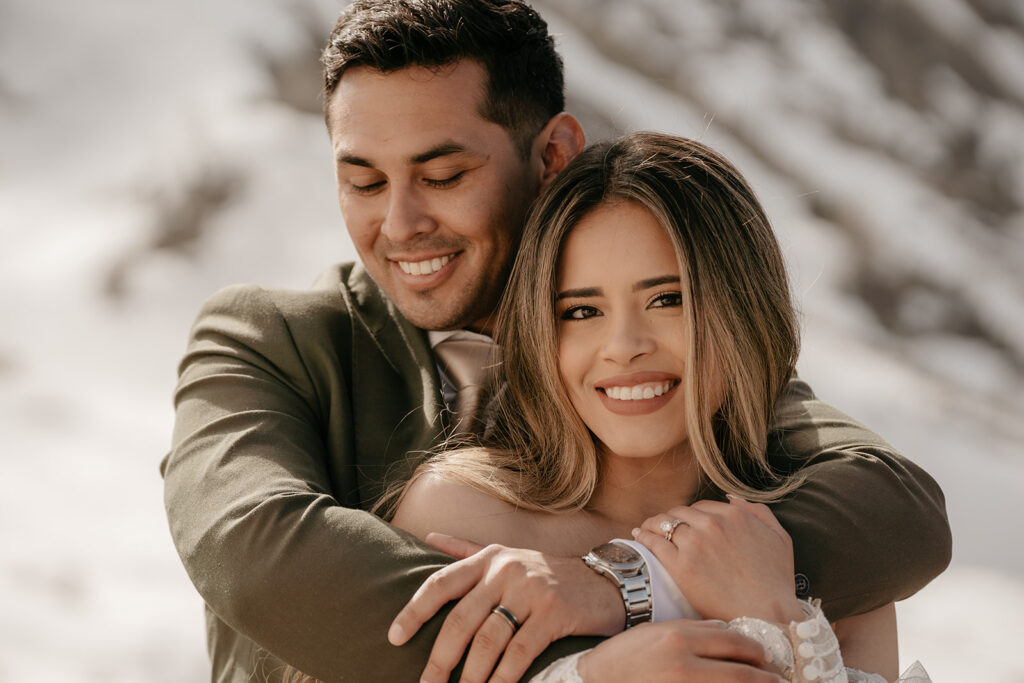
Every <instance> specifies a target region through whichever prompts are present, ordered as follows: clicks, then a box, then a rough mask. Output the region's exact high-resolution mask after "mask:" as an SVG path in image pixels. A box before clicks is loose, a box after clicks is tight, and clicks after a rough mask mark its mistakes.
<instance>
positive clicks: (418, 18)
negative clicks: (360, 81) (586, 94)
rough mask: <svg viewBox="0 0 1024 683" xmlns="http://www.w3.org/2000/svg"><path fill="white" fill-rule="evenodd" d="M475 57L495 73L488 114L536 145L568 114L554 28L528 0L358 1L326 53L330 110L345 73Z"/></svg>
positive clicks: (525, 145) (523, 146)
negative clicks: (358, 68)
mask: <svg viewBox="0 0 1024 683" xmlns="http://www.w3.org/2000/svg"><path fill="white" fill-rule="evenodd" d="M461 59H474V60H476V61H477V62H479V63H480V64H481V65H482V66H483V67H484V69H485V70H486V71H487V76H488V83H487V92H486V94H485V97H484V101H483V105H482V109H481V111H480V114H481V116H483V117H484V118H485V119H487V120H489V121H493V122H495V123H497V124H500V125H502V126H504V127H505V128H506V129H507V130H508V131H509V133H510V135H511V136H512V139H513V141H515V142H516V144H517V145H518V146H519V149H520V153H521V154H523V155H524V156H528V155H529V153H530V143H531V142H532V141H533V138H534V137H536V135H537V133H539V132H540V130H541V129H542V128H543V127H544V125H545V124H546V123H547V122H548V121H549V120H550V119H551V117H552V116H554V115H555V114H558V113H559V112H561V111H562V110H563V109H565V94H564V92H563V89H564V80H563V76H562V59H561V57H559V56H558V53H557V52H556V51H555V45H554V41H553V40H552V38H551V36H550V35H548V26H547V23H546V22H545V21H544V20H543V19H541V17H540V15H539V14H537V12H536V11H535V10H534V9H533V8H531V7H530V6H529V5H527V4H526V3H525V2H522V1H521V0H355V2H353V3H352V4H351V5H349V6H348V7H347V8H346V9H345V10H344V11H343V12H342V14H341V16H340V17H339V18H338V22H337V24H335V26H334V30H333V31H332V32H331V38H330V40H329V41H328V43H327V47H326V48H325V49H324V52H323V56H322V58H321V61H322V62H323V65H324V113H325V114H327V111H328V108H329V104H330V98H331V95H332V93H333V92H334V90H335V88H337V86H338V82H339V81H340V80H341V77H342V75H343V74H344V73H345V70H346V69H348V68H350V67H354V66H368V67H372V68H374V69H378V70H379V71H384V72H388V71H396V70H398V69H402V68H405V67H408V66H423V67H427V68H439V67H443V66H448V65H451V64H454V63H455V62H457V61H459V60H461Z"/></svg>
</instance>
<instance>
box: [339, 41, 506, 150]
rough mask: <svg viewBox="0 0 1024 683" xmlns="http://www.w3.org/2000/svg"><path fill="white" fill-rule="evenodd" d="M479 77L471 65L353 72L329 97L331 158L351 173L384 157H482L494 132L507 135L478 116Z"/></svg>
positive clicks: (466, 62)
mask: <svg viewBox="0 0 1024 683" xmlns="http://www.w3.org/2000/svg"><path fill="white" fill-rule="evenodd" d="M484 77H485V72H484V70H483V67H481V66H480V65H479V64H477V63H476V62H474V61H471V60H463V61H461V62H457V63H456V64H454V65H451V66H447V67H442V68H441V69H440V70H438V69H428V68H425V67H419V66H413V67H406V68H404V69H399V70H397V71H390V72H382V71H379V70H377V69H373V68H370V67H363V66H360V67H353V68H352V69H350V70H349V71H346V72H345V74H344V75H343V76H342V78H341V80H340V81H339V83H338V87H337V89H336V90H335V91H334V92H333V93H332V94H331V100H330V108H329V110H328V111H329V116H328V128H329V131H330V134H331V141H332V145H333V147H334V151H335V157H336V158H337V159H338V160H341V161H347V162H349V163H355V165H367V164H366V163H359V162H372V161H374V160H375V159H380V158H383V157H386V158H387V159H388V160H389V161H394V162H401V163H425V161H428V160H429V159H431V158H437V157H438V156H444V155H450V154H453V153H457V152H473V151H475V150H480V148H481V147H483V146H486V145H487V144H488V138H490V137H492V136H493V135H494V134H495V133H497V132H498V131H499V130H500V132H501V133H502V134H505V135H507V131H505V130H504V129H503V128H502V127H501V126H499V125H498V124H496V123H494V122H493V121H489V120H487V119H485V118H484V117H483V115H482V114H481V106H482V98H483V96H484V86H483V78H484ZM481 151H482V150H481Z"/></svg>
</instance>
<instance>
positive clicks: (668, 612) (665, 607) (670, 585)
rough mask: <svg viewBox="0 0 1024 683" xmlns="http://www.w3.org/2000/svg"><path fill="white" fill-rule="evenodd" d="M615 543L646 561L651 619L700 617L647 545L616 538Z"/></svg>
mask: <svg viewBox="0 0 1024 683" xmlns="http://www.w3.org/2000/svg"><path fill="white" fill-rule="evenodd" d="M615 542H616V543H625V544H626V545H628V546H629V547H630V548H633V549H634V550H636V551H637V552H638V553H640V555H642V556H643V558H644V561H645V562H647V571H648V572H649V573H650V575H651V621H653V622H655V623H661V622H664V621H673V620H675V619H700V618H701V616H700V615H699V614H698V613H697V610H695V609H693V606H692V605H691V604H690V602H689V601H688V600H687V599H686V596H684V595H683V592H682V591H681V590H679V586H677V585H676V582H675V581H674V580H673V579H672V576H671V575H670V574H669V573H668V570H667V569H665V566H664V565H662V564H661V562H659V561H658V558H656V557H655V556H654V553H652V552H651V551H650V550H648V549H647V546H645V545H643V544H642V543H638V542H637V541H634V540H632V539H625V538H616V539H615Z"/></svg>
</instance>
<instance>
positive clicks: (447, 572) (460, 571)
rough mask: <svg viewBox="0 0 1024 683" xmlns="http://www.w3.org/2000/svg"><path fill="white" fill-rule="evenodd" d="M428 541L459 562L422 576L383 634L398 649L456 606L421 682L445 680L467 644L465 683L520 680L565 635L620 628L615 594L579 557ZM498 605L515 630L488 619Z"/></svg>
mask: <svg viewBox="0 0 1024 683" xmlns="http://www.w3.org/2000/svg"><path fill="white" fill-rule="evenodd" d="M426 540H427V542H428V543H430V544H431V545H433V546H435V547H437V548H438V549H440V550H442V551H443V552H446V553H448V554H450V555H453V556H454V557H460V558H462V559H460V560H459V561H458V562H455V563H454V564H451V565H448V566H447V567H445V568H443V569H441V570H439V571H437V572H436V573H434V574H433V575H432V576H431V577H430V578H428V579H427V580H426V581H425V582H424V583H423V585H422V586H420V588H419V590H417V591H416V594H415V595H413V597H412V599H411V600H410V601H409V603H408V604H407V605H406V606H405V607H404V608H403V609H402V611H401V612H399V614H398V616H397V617H395V620H394V622H393V624H392V626H391V630H390V631H389V632H388V640H390V641H391V643H392V644H393V645H402V644H403V643H405V642H406V641H408V640H409V638H411V637H412V635H413V634H414V633H416V631H417V630H419V628H420V626H422V625H423V623H424V622H426V621H427V620H428V619H430V617H432V616H433V615H434V614H435V613H436V612H437V611H438V610H439V609H440V608H441V607H442V606H443V605H445V604H446V603H448V602H450V601H452V600H458V604H456V605H455V607H454V608H453V609H452V611H451V612H450V613H449V614H448V617H447V618H446V619H445V622H444V625H443V626H442V627H441V631H440V633H439V634H438V636H437V640H436V641H434V648H433V650H432V651H431V653H430V659H429V661H428V662H427V665H426V668H424V670H423V678H422V680H423V681H428V682H430V681H438V682H440V681H447V680H448V676H449V674H450V673H451V671H452V669H453V668H454V667H455V665H456V664H458V662H459V660H460V659H461V658H462V653H463V652H465V650H466V647H467V645H470V642H471V641H472V645H470V650H469V654H468V655H467V657H466V663H465V665H464V666H463V668H462V680H463V681H485V680H490V681H509V682H512V681H518V680H519V679H520V678H521V677H522V675H523V674H524V673H525V672H526V669H527V668H528V667H529V666H530V664H531V663H532V662H533V660H534V658H535V657H536V656H537V655H539V654H540V653H541V652H543V651H544V649H545V648H546V647H547V646H548V644H550V643H551V642H553V641H555V640H558V639H559V638H563V637H565V636H569V635H603V636H607V635H612V634H614V633H617V632H619V631H621V630H622V628H623V626H624V624H625V620H626V614H625V607H624V606H623V604H622V596H621V594H620V593H619V591H618V590H617V589H616V588H615V586H613V585H612V584H611V582H610V581H608V580H607V579H605V578H603V577H602V576H599V575H598V574H597V573H595V572H594V571H593V570H591V569H590V568H589V567H587V566H586V565H585V564H584V563H583V560H582V559H580V558H576V557H555V556H552V555H545V554H544V553H541V552H537V551H535V550H522V549H519V548H506V547H505V546H500V545H489V546H487V547H483V546H479V545H477V544H475V543H472V542H470V541H465V540H463V539H458V538H453V537H451V536H446V535H444V534H430V535H428V536H427V539H426ZM497 605H502V606H503V607H505V608H506V609H508V610H509V611H510V612H511V613H512V614H513V615H514V616H515V617H516V619H518V621H519V623H520V628H519V630H518V631H516V632H514V633H513V630H512V628H511V626H510V624H509V623H508V621H507V620H505V619H504V618H503V617H501V616H500V615H497V614H492V612H491V610H493V609H494V607H495V606H497ZM502 653H504V656H502ZM499 657H500V658H501V663H500V664H499V665H498V667H497V669H495V668H494V666H495V663H496V662H497V661H498V659H499ZM492 670H493V674H492Z"/></svg>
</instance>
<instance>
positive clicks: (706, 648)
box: [578, 619, 783, 683]
mask: <svg viewBox="0 0 1024 683" xmlns="http://www.w3.org/2000/svg"><path fill="white" fill-rule="evenodd" d="M769 669H770V666H769V665H767V664H766V663H765V660H764V649H763V648H762V647H761V646H760V645H759V644H758V643H756V642H754V641H753V640H750V639H749V638H746V637H745V636H741V635H740V634H738V633H733V632H732V631H727V630H726V628H725V624H722V623H721V622H716V621H690V620H687V619H680V620H678V621H668V622H664V623H661V624H641V625H639V626H637V627H636V628H631V629H629V630H628V631H626V632H624V633H620V634H619V635H617V636H615V637H614V638H609V639H608V640H606V641H604V642H603V643H601V644H600V645H598V646H597V647H595V648H594V649H593V650H591V651H589V652H587V653H586V654H584V655H583V657H581V658H580V661H579V665H578V670H579V673H580V677H581V678H583V680H585V681H587V683H605V682H606V681H607V682H609V683H611V682H613V681H614V682H615V683H618V682H619V681H644V682H645V683H677V682H678V681H708V682H709V683H725V682H726V681H731V682H733V683H736V682H738V681H744V682H748V683H779V681H782V680H783V679H782V678H781V677H780V676H779V675H778V673H777V672H774V671H771V670H769Z"/></svg>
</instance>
